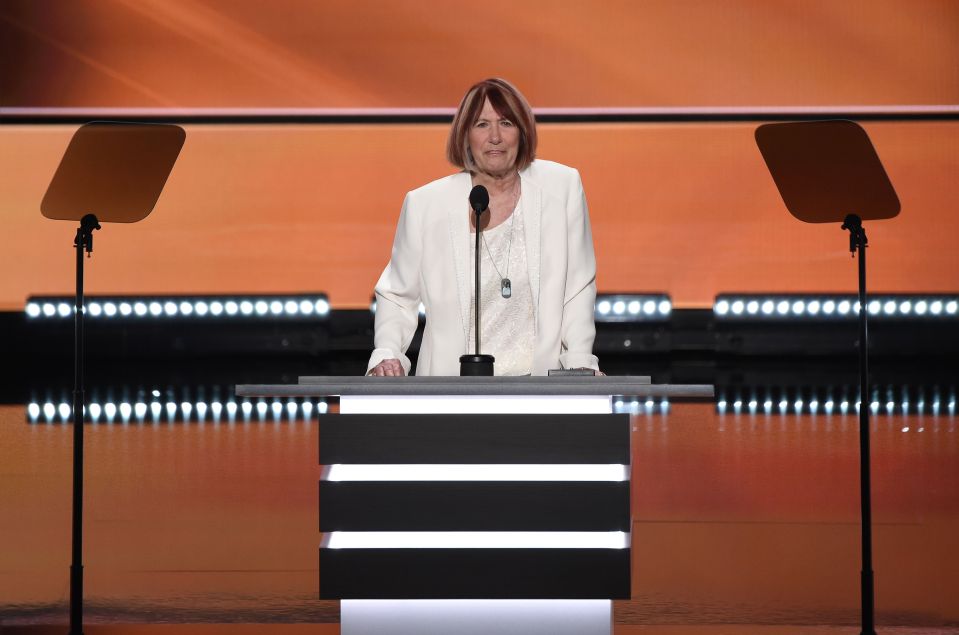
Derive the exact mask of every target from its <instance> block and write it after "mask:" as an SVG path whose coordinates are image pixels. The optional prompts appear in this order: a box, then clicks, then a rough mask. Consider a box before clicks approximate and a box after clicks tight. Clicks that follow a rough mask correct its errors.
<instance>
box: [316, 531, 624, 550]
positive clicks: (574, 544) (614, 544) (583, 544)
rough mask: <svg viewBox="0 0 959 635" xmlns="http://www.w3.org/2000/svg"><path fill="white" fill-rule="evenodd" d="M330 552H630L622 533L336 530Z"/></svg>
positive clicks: (327, 538)
mask: <svg viewBox="0 0 959 635" xmlns="http://www.w3.org/2000/svg"><path fill="white" fill-rule="evenodd" d="M322 544H323V547H325V548H327V549H628V548H629V534H628V533H626V532H622V531H334V532H330V533H327V534H323V542H322Z"/></svg>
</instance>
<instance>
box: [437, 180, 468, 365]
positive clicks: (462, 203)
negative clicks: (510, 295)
mask: <svg viewBox="0 0 959 635" xmlns="http://www.w3.org/2000/svg"><path fill="white" fill-rule="evenodd" d="M453 181H454V182H453V187H452V188H450V192H449V196H448V198H446V200H444V201H443V205H445V206H446V210H447V211H446V218H447V220H448V221H449V231H450V243H451V245H452V247H453V268H454V270H455V271H456V289H457V291H458V295H459V301H460V318H461V319H462V325H463V350H464V351H465V350H466V348H467V346H469V328H470V304H471V302H470V299H471V298H472V296H473V280H472V278H471V277H470V273H472V265H471V263H470V238H471V235H470V222H469V214H468V210H469V207H468V201H469V194H470V187H471V186H472V184H473V182H472V180H471V179H470V175H469V173H468V172H461V173H460V174H457V175H456V178H455V179H454V180H453Z"/></svg>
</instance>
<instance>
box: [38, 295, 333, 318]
mask: <svg viewBox="0 0 959 635" xmlns="http://www.w3.org/2000/svg"><path fill="white" fill-rule="evenodd" d="M73 303H74V300H73V299H71V298H40V297H37V298H30V299H29V300H28V301H27V305H26V308H25V309H24V312H25V313H26V315H27V317H29V318H33V319H37V318H68V317H72V316H73V314H74V305H73ZM84 309H85V311H84V314H85V315H86V316H87V317H91V318H130V319H137V318H223V317H227V318H233V317H237V318H251V317H252V318H262V317H273V318H275V317H313V316H319V317H323V316H325V315H328V314H329V312H330V302H329V300H328V299H327V297H326V296H325V295H316V294H313V295H297V296H204V297H198V296H189V297H187V296H183V297H172V296H171V297H142V298H134V297H113V296H110V297H107V296H87V298H86V300H85V302H84Z"/></svg>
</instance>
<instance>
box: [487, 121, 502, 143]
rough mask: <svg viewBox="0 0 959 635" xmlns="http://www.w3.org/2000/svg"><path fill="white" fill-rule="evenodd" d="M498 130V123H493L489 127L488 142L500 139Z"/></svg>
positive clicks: (497, 141)
mask: <svg viewBox="0 0 959 635" xmlns="http://www.w3.org/2000/svg"><path fill="white" fill-rule="evenodd" d="M499 132H500V131H499V125H497V124H495V123H494V124H493V125H492V126H491V127H490V134H489V140H490V143H499V142H500V141H501V140H502V137H500V134H499Z"/></svg>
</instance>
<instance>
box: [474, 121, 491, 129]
mask: <svg viewBox="0 0 959 635" xmlns="http://www.w3.org/2000/svg"><path fill="white" fill-rule="evenodd" d="M488 125H489V123H488V122H486V121H477V122H476V127H477V128H485V127H486V126H488Z"/></svg>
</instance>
